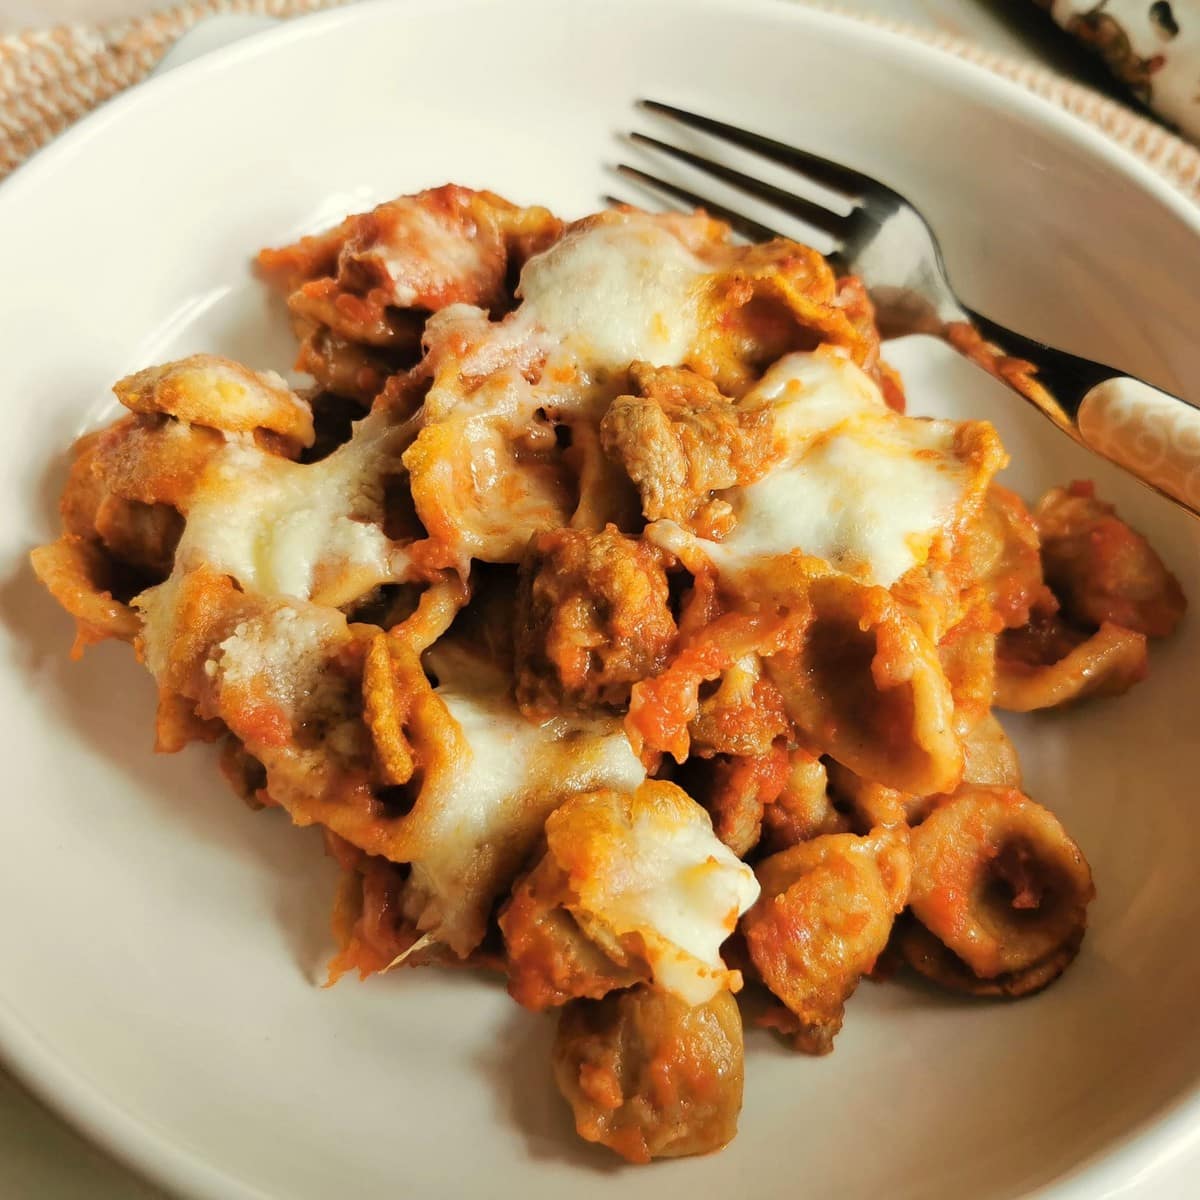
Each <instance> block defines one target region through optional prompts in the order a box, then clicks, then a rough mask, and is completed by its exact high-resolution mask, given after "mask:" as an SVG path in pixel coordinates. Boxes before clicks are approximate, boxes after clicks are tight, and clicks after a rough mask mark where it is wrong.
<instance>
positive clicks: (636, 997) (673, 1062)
mask: <svg viewBox="0 0 1200 1200" xmlns="http://www.w3.org/2000/svg"><path fill="white" fill-rule="evenodd" d="M553 1057H554V1077H555V1080H556V1082H557V1083H558V1087H559V1090H560V1091H561V1092H562V1094H563V1096H564V1097H566V1099H567V1101H568V1102H569V1103H570V1105H571V1108H572V1109H573V1110H574V1113H575V1127H576V1129H577V1130H578V1131H579V1135H580V1136H581V1137H583V1138H586V1139H587V1140H588V1141H589V1142H599V1143H600V1144H601V1145H604V1146H607V1147H608V1148H609V1149H610V1150H613V1151H615V1152H616V1153H617V1154H619V1155H621V1157H622V1158H625V1159H628V1160H629V1161H630V1162H635V1163H647V1162H649V1161H650V1160H651V1159H652V1158H679V1157H682V1156H684V1155H688V1154H708V1153H711V1152H712V1151H714V1150H719V1149H720V1148H721V1147H722V1146H724V1145H725V1144H726V1143H727V1142H729V1141H730V1140H731V1139H732V1138H733V1136H734V1134H736V1133H737V1120H738V1114H739V1113H740V1112H741V1108H742V1078H743V1050H742V1019H741V1014H740V1013H739V1012H738V1006H737V1002H736V1001H735V1000H734V998H733V997H732V996H731V995H730V994H729V993H728V992H719V993H718V994H717V995H716V996H714V997H713V998H712V999H711V1000H709V1001H708V1002H707V1003H705V1004H698V1005H696V1006H695V1007H692V1006H690V1005H688V1004H685V1003H684V1002H683V1001H682V1000H680V999H678V998H677V997H675V996H672V995H670V994H669V993H667V992H662V991H658V990H657V989H654V988H648V987H636V988H633V989H631V990H630V991H625V992H617V993H614V994H613V995H611V996H608V997H606V998H605V999H603V1000H576V1001H574V1002H572V1003H571V1004H570V1005H568V1006H567V1007H566V1008H564V1009H563V1012H562V1016H561V1017H560V1019H559V1025H558V1034H557V1036H556V1038H555V1041H554V1051H553Z"/></svg>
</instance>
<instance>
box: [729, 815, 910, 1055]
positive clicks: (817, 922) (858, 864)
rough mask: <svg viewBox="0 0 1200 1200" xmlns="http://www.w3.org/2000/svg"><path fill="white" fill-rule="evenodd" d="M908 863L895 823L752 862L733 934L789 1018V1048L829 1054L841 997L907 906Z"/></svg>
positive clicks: (864, 969)
mask: <svg viewBox="0 0 1200 1200" xmlns="http://www.w3.org/2000/svg"><path fill="white" fill-rule="evenodd" d="M909 865H910V859H909V850H908V840H907V831H906V830H904V829H903V827H897V828H890V829H889V828H882V827H881V828H879V829H875V830H873V831H872V832H871V834H870V835H869V836H867V837H855V836H854V835H853V834H849V833H835V834H826V835H823V836H821V837H817V838H814V839H813V840H812V841H810V842H802V843H800V844H799V845H797V846H793V847H792V848H791V849H789V850H784V851H781V852H780V853H779V854H773V855H771V857H770V858H765V859H763V861H762V862H760V863H759V864H758V868H757V872H756V873H757V875H758V880H759V883H760V884H761V885H762V894H761V896H760V898H759V900H758V903H757V904H755V906H754V907H753V908H752V909H751V910H750V911H749V912H748V913H747V914H746V916H745V917H744V918H743V919H742V925H741V929H742V932H743V934H744V936H745V939H746V946H747V949H748V950H749V953H750V958H751V960H752V962H753V963H754V966H755V967H756V968H757V970H758V973H759V975H760V976H761V977H762V980H763V982H764V983H765V984H766V985H767V987H769V988H770V989H771V991H772V992H773V993H774V994H775V995H776V996H777V997H778V998H779V999H780V1000H782V1001H783V1003H784V1005H786V1007H787V1009H788V1010H789V1012H790V1013H791V1014H792V1016H793V1017H795V1018H796V1021H795V1023H794V1024H793V1025H792V1026H791V1030H792V1031H793V1032H794V1041H795V1045H796V1047H797V1049H800V1050H803V1051H805V1052H806V1053H809V1054H827V1053H828V1052H829V1051H830V1050H832V1049H833V1039H834V1037H835V1036H836V1035H837V1033H838V1031H839V1030H840V1029H841V1027H842V1017H843V1014H844V1011H845V1006H846V1001H847V1000H848V999H849V997H850V996H851V995H852V994H853V992H854V989H855V988H856V987H857V986H858V982H859V980H860V979H861V978H862V976H863V975H864V974H866V973H867V972H868V971H870V970H871V969H872V968H873V967H874V966H875V960H876V959H877V958H878V957H879V955H880V954H882V953H883V950H884V948H885V947H886V945H887V942H888V938H889V937H890V936H891V932H892V925H893V923H894V921H895V918H896V915H897V914H898V913H899V912H900V911H901V910H902V909H903V908H904V905H905V903H906V902H907V900H908V888H909Z"/></svg>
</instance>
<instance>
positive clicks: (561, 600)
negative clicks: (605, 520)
mask: <svg viewBox="0 0 1200 1200" xmlns="http://www.w3.org/2000/svg"><path fill="white" fill-rule="evenodd" d="M663 559H664V556H663V554H662V552H661V551H660V550H658V549H657V548H656V547H654V546H652V545H650V543H648V542H643V541H640V540H638V539H637V538H632V537H628V536H626V535H625V534H623V533H621V532H619V531H618V530H617V529H616V527H615V526H612V525H609V526H608V527H606V528H605V529H604V530H603V531H602V532H600V533H589V532H586V531H584V530H576V529H555V530H552V531H550V532H547V533H539V534H535V535H534V536H533V538H531V539H530V542H529V545H528V547H527V549H526V552H525V558H524V561H523V562H522V564H521V580H520V589H519V595H518V601H517V614H516V638H515V651H516V677H517V703H518V704H519V705H520V706H521V710H522V711H523V712H524V713H525V714H526V715H529V716H536V715H545V714H547V713H554V712H559V711H563V710H567V711H576V712H578V711H587V710H589V709H595V708H612V709H619V708H621V707H623V706H624V705H625V704H627V703H628V701H629V691H630V688H631V687H632V686H633V684H634V683H636V682H637V681H638V680H639V679H644V678H646V677H647V676H650V675H654V674H656V673H657V672H658V671H660V670H661V669H662V668H663V666H664V665H665V664H666V661H667V654H668V652H669V651H670V649H671V646H672V643H673V642H674V639H675V620H674V618H673V617H672V615H671V610H670V607H669V605H668V596H667V576H666V571H665V570H664V568H663Z"/></svg>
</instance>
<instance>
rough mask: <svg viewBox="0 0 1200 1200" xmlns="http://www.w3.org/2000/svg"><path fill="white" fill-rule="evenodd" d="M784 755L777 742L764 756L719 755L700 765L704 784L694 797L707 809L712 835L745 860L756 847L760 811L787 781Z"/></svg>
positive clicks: (760, 831)
mask: <svg viewBox="0 0 1200 1200" xmlns="http://www.w3.org/2000/svg"><path fill="white" fill-rule="evenodd" d="M788 768H789V762H788V752H787V748H786V746H785V745H784V744H783V743H782V742H781V743H780V744H779V745H778V746H773V747H772V748H771V749H770V750H769V751H768V752H767V753H766V754H755V755H749V756H747V757H744V758H730V757H728V756H726V755H720V756H718V757H716V758H714V759H711V760H709V761H708V762H705V763H703V766H702V771H701V772H698V773H700V774H702V777H703V778H704V779H705V785H704V786H703V787H702V788H701V789H698V790H697V794H696V798H697V799H698V800H699V801H700V803H701V804H703V805H704V807H705V808H707V809H708V813H709V816H711V817H712V821H713V832H714V833H715V834H716V835H717V837H719V838H720V839H721V841H723V842H724V843H725V845H727V846H728V847H729V848H730V850H732V851H733V852H734V854H736V855H737V856H738V858H745V857H746V855H747V854H749V853H750V851H751V850H753V849H754V847H755V846H756V845H757V844H758V839H759V836H760V834H761V833H762V824H763V812H764V810H765V808H766V807H767V806H769V805H771V804H772V803H773V802H774V801H775V800H776V798H777V797H778V796H779V794H780V792H782V791H783V789H784V787H785V786H786V784H787V781H788V774H789V770H788Z"/></svg>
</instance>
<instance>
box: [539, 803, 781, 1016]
mask: <svg viewBox="0 0 1200 1200" xmlns="http://www.w3.org/2000/svg"><path fill="white" fill-rule="evenodd" d="M620 804H621V811H619V812H618V811H617V806H616V805H615V804H614V802H613V798H612V797H611V796H594V797H584V798H582V800H581V801H577V802H575V803H574V804H573V806H572V807H573V809H574V811H573V812H571V811H568V810H564V811H563V812H561V813H559V814H556V817H555V824H556V826H557V827H556V829H555V830H554V832H553V835H552V840H551V848H552V849H554V848H555V845H556V843H558V840H559V839H560V838H563V837H565V838H567V839H571V838H572V836H573V835H572V831H571V828H570V825H571V823H572V819H573V818H576V817H581V818H583V819H582V820H580V821H579V829H580V830H581V831H582V836H583V837H584V838H585V839H590V840H591V842H592V843H593V844H586V845H584V846H575V847H572V848H571V850H570V856H571V858H572V860H573V861H574V862H576V863H578V862H586V863H587V864H588V866H589V877H588V878H586V879H583V880H580V879H576V877H575V875H574V874H572V885H573V886H574V887H576V888H577V889H578V891H579V895H580V900H579V904H578V905H569V907H570V908H571V911H572V912H573V914H574V915H575V918H576V920H578V921H579V924H580V926H581V928H583V929H584V930H585V932H588V933H590V934H592V935H593V936H594V937H595V938H596V940H597V941H598V942H600V944H605V943H608V942H610V941H611V940H613V939H617V940H623V939H628V938H629V937H630V936H631V935H633V936H636V938H637V940H638V942H639V944H640V946H641V948H642V952H643V953H644V954H645V957H646V959H647V961H648V963H649V965H650V969H651V972H652V974H653V976H654V981H655V983H657V984H658V985H659V986H660V987H664V988H667V989H668V990H669V991H672V992H674V993H676V994H677V995H679V996H680V997H682V998H683V999H684V1000H686V1001H687V1002H688V1003H689V1004H702V1003H704V1002H705V1001H706V1000H711V999H712V997H713V996H714V995H715V994H716V993H717V992H718V991H720V990H721V988H723V987H726V986H729V984H730V983H732V982H733V980H732V979H731V977H730V976H731V973H730V972H729V971H727V969H726V967H725V964H724V962H723V961H722V959H721V953H720V950H721V944H722V943H723V942H724V941H725V940H726V938H728V937H729V935H730V934H731V933H732V932H733V930H734V927H735V926H736V924H737V919H738V917H739V916H740V915H741V914H742V913H743V912H745V911H746V910H747V909H748V908H749V907H750V906H751V905H752V904H753V903H754V901H755V900H756V899H757V898H758V892H759V887H758V882H757V880H756V879H755V877H754V872H753V871H752V870H751V869H750V868H749V867H748V866H746V864H745V863H743V862H742V861H741V860H740V859H739V858H738V857H737V855H736V854H734V853H733V851H732V850H730V849H729V848H728V847H727V846H725V845H724V843H722V842H721V841H720V840H719V839H718V838H717V837H716V835H715V834H714V833H713V829H712V822H711V821H710V820H709V817H708V814H707V813H706V812H705V811H704V809H703V808H701V807H700V805H699V804H697V803H696V802H695V801H694V800H692V799H691V798H690V797H689V796H688V795H687V793H686V792H684V791H682V790H681V789H680V788H677V787H675V786H674V785H673V784H669V783H648V784H645V785H644V786H643V787H642V788H640V789H639V790H638V791H637V792H635V793H634V794H633V795H632V796H628V797H622V798H620ZM606 809H607V811H605V810H606ZM560 819H561V820H560ZM735 986H736V984H735Z"/></svg>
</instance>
